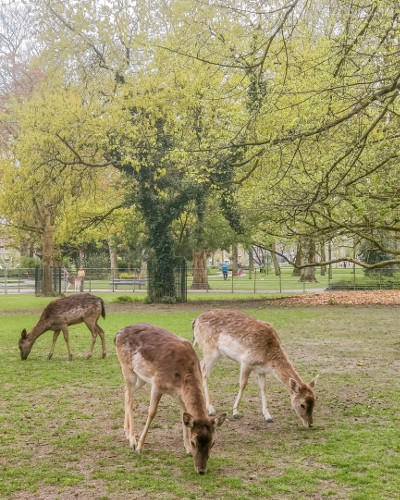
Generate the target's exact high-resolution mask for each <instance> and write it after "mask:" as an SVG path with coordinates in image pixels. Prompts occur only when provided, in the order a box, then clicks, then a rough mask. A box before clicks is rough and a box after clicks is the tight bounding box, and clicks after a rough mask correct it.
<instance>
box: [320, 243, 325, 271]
mask: <svg viewBox="0 0 400 500" xmlns="http://www.w3.org/2000/svg"><path fill="white" fill-rule="evenodd" d="M321 261H322V262H325V261H326V252H325V242H324V241H321ZM325 274H326V266H321V276H325Z"/></svg>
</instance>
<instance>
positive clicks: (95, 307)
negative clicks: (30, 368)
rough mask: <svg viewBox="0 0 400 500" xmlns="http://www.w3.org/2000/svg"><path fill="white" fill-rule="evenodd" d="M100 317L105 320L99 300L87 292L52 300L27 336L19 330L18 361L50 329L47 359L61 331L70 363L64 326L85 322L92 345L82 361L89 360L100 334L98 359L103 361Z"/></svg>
mask: <svg viewBox="0 0 400 500" xmlns="http://www.w3.org/2000/svg"><path fill="white" fill-rule="evenodd" d="M100 314H101V315H102V316H103V318H105V317H106V311H105V308H104V302H103V299H101V298H100V297H96V296H95V295H92V294H91V293H81V294H79V295H71V296H69V297H63V298H62V299H57V300H53V301H52V302H50V304H48V305H47V306H46V307H45V308H44V310H43V312H42V315H41V316H40V319H39V321H38V322H37V323H36V325H35V326H34V327H33V328H32V330H31V331H30V332H29V333H26V330H25V328H24V329H23V330H22V333H21V338H20V339H19V349H20V351H21V359H26V358H27V357H28V356H29V353H30V352H31V349H32V346H33V344H34V343H35V341H36V339H37V338H38V337H40V335H42V333H44V332H47V331H48V330H53V331H54V335H53V343H52V345H51V349H50V353H49V355H48V356H47V357H48V359H50V358H51V357H52V356H53V353H54V346H55V343H56V340H57V338H58V336H59V334H60V332H61V330H62V332H63V334H64V339H65V342H66V343H67V349H68V359H69V361H71V359H72V353H71V348H70V345H69V339H68V326H69V325H77V324H78V323H85V325H86V326H87V327H88V328H89V330H90V332H91V334H92V344H91V346H90V349H89V352H88V354H87V355H86V358H87V359H89V358H90V356H91V355H92V352H93V347H94V343H95V342H96V337H97V335H100V338H101V344H102V348H103V356H102V357H103V358H104V357H105V355H106V343H105V339H104V330H103V329H102V328H101V327H100V326H99V325H98V323H97V320H98V319H99V317H100Z"/></svg>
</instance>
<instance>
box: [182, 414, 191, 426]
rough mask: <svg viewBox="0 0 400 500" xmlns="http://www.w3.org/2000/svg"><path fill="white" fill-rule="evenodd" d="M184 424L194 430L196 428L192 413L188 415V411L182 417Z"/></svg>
mask: <svg viewBox="0 0 400 500" xmlns="http://www.w3.org/2000/svg"><path fill="white" fill-rule="evenodd" d="M182 419H183V423H184V425H186V427H191V428H193V426H194V418H193V417H192V415H191V414H190V413H187V412H186V411H184V412H183V415H182Z"/></svg>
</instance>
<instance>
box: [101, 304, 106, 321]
mask: <svg viewBox="0 0 400 500" xmlns="http://www.w3.org/2000/svg"><path fill="white" fill-rule="evenodd" d="M100 301H101V315H102V316H103V318H104V319H106V308H105V306H104V300H103V299H100Z"/></svg>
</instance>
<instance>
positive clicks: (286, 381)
mask: <svg viewBox="0 0 400 500" xmlns="http://www.w3.org/2000/svg"><path fill="white" fill-rule="evenodd" d="M273 372H274V374H275V376H276V377H277V378H278V379H279V380H280V381H281V382H282V384H283V385H284V386H285V387H286V388H287V389H288V390H289V387H290V379H291V378H293V379H294V380H296V381H297V382H299V383H300V384H302V383H303V381H302V380H301V378H300V375H299V374H298V373H297V372H296V370H295V369H294V367H293V365H292V363H291V362H290V361H289V359H288V358H287V356H286V355H285V354H284V353H283V356H282V357H281V358H280V359H279V362H277V363H276V364H274V366H273Z"/></svg>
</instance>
